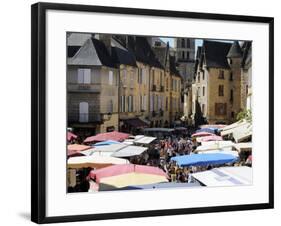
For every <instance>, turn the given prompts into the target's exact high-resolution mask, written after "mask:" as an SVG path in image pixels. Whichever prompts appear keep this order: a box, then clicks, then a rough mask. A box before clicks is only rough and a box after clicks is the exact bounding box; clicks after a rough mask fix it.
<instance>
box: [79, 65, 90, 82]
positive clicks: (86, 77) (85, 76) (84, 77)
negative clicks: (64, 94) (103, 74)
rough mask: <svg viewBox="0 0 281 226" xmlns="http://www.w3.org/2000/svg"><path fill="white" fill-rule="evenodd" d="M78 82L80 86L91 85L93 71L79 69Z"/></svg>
mask: <svg viewBox="0 0 281 226" xmlns="http://www.w3.org/2000/svg"><path fill="white" fill-rule="evenodd" d="M77 82H78V84H90V83H91V69H89V68H78V76H77Z"/></svg>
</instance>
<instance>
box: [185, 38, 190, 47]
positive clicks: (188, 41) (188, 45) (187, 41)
mask: <svg viewBox="0 0 281 226" xmlns="http://www.w3.org/2000/svg"><path fill="white" fill-rule="evenodd" d="M186 48H190V39H186Z"/></svg>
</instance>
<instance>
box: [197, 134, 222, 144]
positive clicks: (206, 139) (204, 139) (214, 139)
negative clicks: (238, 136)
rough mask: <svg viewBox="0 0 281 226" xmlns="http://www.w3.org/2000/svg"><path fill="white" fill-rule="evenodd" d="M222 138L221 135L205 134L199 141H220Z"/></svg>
mask: <svg viewBox="0 0 281 226" xmlns="http://www.w3.org/2000/svg"><path fill="white" fill-rule="evenodd" d="M221 140H222V137H221V136H216V135H213V136H205V137H202V138H201V142H202V141H203V142H206V141H221Z"/></svg>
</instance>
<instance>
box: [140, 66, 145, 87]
mask: <svg viewBox="0 0 281 226" xmlns="http://www.w3.org/2000/svg"><path fill="white" fill-rule="evenodd" d="M145 75H146V70H145V69H141V81H142V84H146V76H145Z"/></svg>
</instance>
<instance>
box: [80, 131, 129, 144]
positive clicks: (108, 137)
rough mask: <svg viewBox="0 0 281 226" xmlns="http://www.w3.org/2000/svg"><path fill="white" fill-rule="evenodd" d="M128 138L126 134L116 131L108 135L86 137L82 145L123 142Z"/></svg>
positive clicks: (100, 134)
mask: <svg viewBox="0 0 281 226" xmlns="http://www.w3.org/2000/svg"><path fill="white" fill-rule="evenodd" d="M129 136H130V134H128V133H121V132H117V131H113V132H108V133H99V134H97V135H95V136H91V137H87V138H86V139H85V140H84V143H93V142H101V141H106V140H113V141H119V142H120V141H123V140H125V139H127V138H128V137H129Z"/></svg>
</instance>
